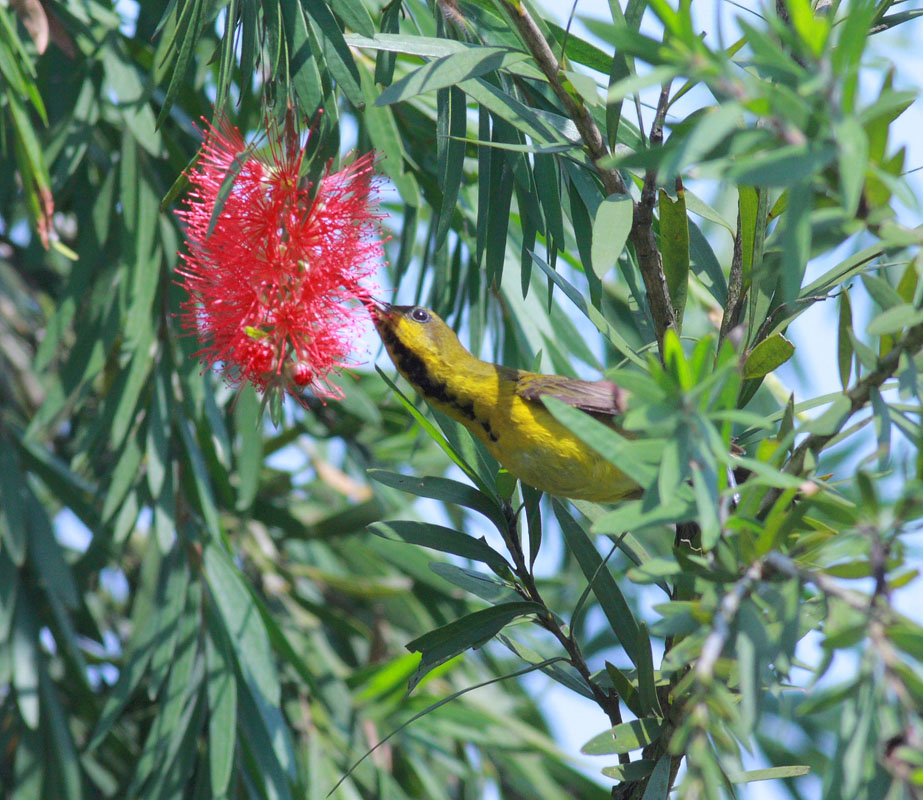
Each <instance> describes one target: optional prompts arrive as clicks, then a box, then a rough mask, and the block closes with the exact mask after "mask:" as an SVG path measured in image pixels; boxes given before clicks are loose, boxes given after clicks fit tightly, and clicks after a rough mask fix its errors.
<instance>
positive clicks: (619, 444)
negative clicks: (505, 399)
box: [542, 396, 657, 485]
mask: <svg viewBox="0 0 923 800" xmlns="http://www.w3.org/2000/svg"><path fill="white" fill-rule="evenodd" d="M542 402H543V403H544V405H545V407H546V408H547V409H548V410H549V411H550V412H551V414H552V416H553V417H554V418H555V419H557V421H558V422H560V423H561V424H562V425H565V426H566V427H567V428H568V429H570V430H571V431H573V433H575V434H576V435H577V436H579V437H580V438H581V439H582V440H583V441H584V442H585V443H586V444H588V445H589V446H590V447H592V448H593V449H594V450H595V451H596V452H597V453H599V454H600V455H601V456H602V457H603V458H605V459H606V460H607V461H610V462H611V463H613V464H615V465H616V466H618V465H619V464H621V465H623V466H625V465H627V464H630V465H631V469H630V473H631V474H630V476H629V477H630V478H631V480H634V481H636V482H638V483H639V485H647V484H648V483H649V482H650V481H651V480H652V479H653V478H654V476H655V475H656V474H657V471H656V468H655V467H653V466H651V465H650V464H646V463H643V462H640V461H638V460H637V458H636V457H633V451H637V447H636V445H637V442H634V441H632V440H630V439H627V438H625V437H623V436H622V435H620V434H618V433H616V432H615V431H614V430H612V428H610V427H609V426H607V425H604V424H603V423H602V422H600V421H599V420H596V419H594V418H593V417H591V416H590V415H589V414H586V413H584V412H583V411H580V410H579V409H576V408H574V407H573V406H570V405H568V404H567V403H564V402H562V401H561V400H558V399H557V398H555V397H550V396H545V397H543V398H542Z"/></svg>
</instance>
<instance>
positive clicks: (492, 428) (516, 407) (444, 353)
mask: <svg viewBox="0 0 923 800" xmlns="http://www.w3.org/2000/svg"><path fill="white" fill-rule="evenodd" d="M368 305H369V310H370V312H371V315H372V319H373V321H374V323H375V327H376V329H377V331H378V335H379V336H380V337H381V341H382V342H383V343H384V346H385V348H386V349H387V351H388V355H390V356H391V360H392V361H393V362H394V366H396V367H397V370H398V372H400V373H401V375H403V376H404V377H405V378H406V379H407V380H408V381H409V382H410V383H411V384H412V385H413V387H414V388H415V389H416V390H417V391H418V392H419V393H420V394H421V395H422V397H423V399H424V400H426V402H427V403H429V404H430V405H431V406H432V407H433V408H435V409H437V410H438V411H441V412H442V413H443V414H446V415H447V416H449V417H451V418H452V419H454V420H457V421H458V422H460V423H461V424H462V425H464V426H465V427H466V428H467V429H468V430H469V431H471V433H472V434H474V436H476V437H477V438H478V439H480V440H481V441H482V442H483V443H484V444H485V445H486V447H487V449H488V450H489V451H490V453H491V454H492V455H493V457H494V458H496V459H497V461H499V462H500V464H502V465H503V466H504V467H505V468H506V469H507V470H508V471H509V472H510V473H511V474H512V475H514V476H516V477H517V478H519V479H520V480H521V481H523V482H524V483H528V484H529V485H531V486H534V487H535V488H536V489H541V490H542V491H543V492H548V493H549V494H554V495H559V496H561V497H570V498H573V499H576V500H591V501H594V502H601V503H608V502H614V501H616V500H621V499H624V498H625V497H628V496H632V495H637V493H638V491H639V487H638V484H637V483H635V482H634V481H633V480H632V479H631V478H630V477H629V476H628V475H626V474H625V473H624V472H623V471H622V470H620V469H619V468H618V467H616V466H614V465H613V464H611V463H610V462H608V461H607V460H606V459H604V458H603V457H602V456H600V455H599V454H598V453H596V452H595V451H594V450H593V449H592V448H591V447H589V446H588V445H587V444H586V443H585V442H583V441H582V440H581V439H579V438H578V437H577V436H576V435H575V434H573V433H571V431H570V430H569V429H568V428H566V427H565V426H564V425H562V424H561V423H560V422H558V421H557V420H556V419H555V418H554V417H553V416H552V415H551V413H550V412H549V411H548V409H547V408H545V405H544V403H543V402H542V398H543V397H556V398H557V399H559V400H562V401H563V402H565V403H567V404H568V405H571V406H574V407H575V408H579V409H582V410H583V411H587V412H589V413H591V414H592V415H593V416H594V417H596V418H597V419H599V420H601V421H603V422H605V423H606V424H608V425H610V426H612V427H615V418H616V415H618V414H622V413H624V412H625V403H626V397H627V395H626V392H625V391H624V390H623V389H620V388H619V387H618V386H616V385H615V384H614V383H612V382H611V381H607V380H600V381H582V380H578V379H576V378H566V377H563V376H560V375H541V374H539V373H537V372H527V371H526V370H521V369H512V368H511V367H504V366H501V365H499V364H491V363H490V362H488V361H482V360H481V359H479V358H476V357H475V356H473V355H472V354H471V353H469V352H468V351H467V350H466V349H465V348H464V347H463V346H462V344H461V342H460V341H459V340H458V336H456V335H455V331H453V330H452V329H451V328H450V327H449V326H448V325H447V324H446V323H445V322H444V321H443V320H442V319H440V317H439V316H438V315H437V314H436V313H435V312H433V311H431V310H429V309H428V308H422V307H421V306H394V305H390V304H388V303H383V302H381V301H378V300H371V301H370V302H369V304H368Z"/></svg>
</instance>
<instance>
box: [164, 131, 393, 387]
mask: <svg viewBox="0 0 923 800" xmlns="http://www.w3.org/2000/svg"><path fill="white" fill-rule="evenodd" d="M280 139H281V141H277V142H274V143H273V145H272V147H271V148H270V153H271V154H270V156H268V157H265V156H261V155H258V154H256V153H254V152H253V150H252V149H251V148H248V147H247V146H246V145H245V144H244V140H243V137H242V136H241V134H240V131H239V130H238V129H237V128H235V127H233V126H231V125H230V124H228V123H226V122H225V123H223V124H222V125H221V126H220V128H216V127H213V126H209V127H208V129H207V130H206V132H205V141H204V143H203V144H202V149H201V153H200V157H199V161H198V164H197V166H196V167H195V169H193V170H192V171H190V173H189V181H190V183H191V184H192V189H191V191H190V193H189V196H188V197H187V199H186V201H185V208H184V209H183V210H181V211H179V212H178V213H179V216H180V217H181V218H182V219H183V220H184V221H185V223H186V226H187V234H186V235H187V245H188V250H189V252H188V253H185V254H181V257H182V259H183V265H182V267H181V268H180V269H179V270H178V273H179V274H180V275H181V276H182V278H183V286H184V287H185V288H186V290H187V291H188V292H189V298H188V299H187V300H185V301H184V302H183V303H182V306H181V308H182V313H181V315H180V317H181V320H182V322H183V325H184V327H185V328H186V329H187V330H188V331H190V332H194V333H195V334H196V335H197V336H198V337H199V341H200V342H201V343H202V344H203V347H202V349H201V350H199V351H198V352H197V353H196V355H197V356H199V357H200V358H201V359H202V360H203V362H204V363H206V364H207V365H208V366H216V365H217V366H220V368H221V369H222V371H223V372H224V374H225V376H226V377H227V379H228V380H229V381H230V382H231V383H232V384H238V383H242V382H244V381H249V382H250V383H252V384H253V385H254V386H255V387H256V388H257V389H259V390H261V391H266V390H267V389H275V388H282V389H284V390H286V391H288V392H290V393H291V394H292V395H295V396H296V397H297V396H298V395H299V394H300V393H301V392H302V391H303V390H304V389H306V388H310V389H311V390H312V391H313V392H314V393H315V394H317V395H319V396H322V397H323V396H326V397H341V396H342V393H341V392H340V390H339V389H338V388H337V387H336V386H334V385H333V384H331V383H330V382H329V380H328V376H329V375H330V374H331V373H335V372H337V371H339V370H340V369H341V368H343V367H345V366H347V365H348V363H349V362H348V357H349V354H350V351H351V349H352V347H351V345H352V342H353V341H354V340H355V338H356V336H357V335H358V332H359V331H358V329H359V326H360V325H361V322H362V320H363V319H364V316H363V311H362V307H361V305H355V304H354V302H353V301H355V300H362V298H364V297H367V296H368V294H369V289H367V288H364V287H363V286H361V285H360V281H361V280H362V279H363V278H366V277H367V276H369V275H370V274H371V273H372V272H374V270H375V267H376V264H377V261H378V260H379V259H380V258H381V256H382V252H383V248H382V244H383V241H382V239H381V235H380V230H379V226H378V220H379V219H381V215H379V214H377V213H376V210H375V209H376V205H377V185H376V181H375V173H374V163H375V155H374V153H367V154H366V155H364V156H362V157H361V158H358V159H356V160H355V161H353V162H352V163H351V164H350V165H349V166H347V167H345V168H343V169H341V170H340V171H339V172H331V171H330V165H329V164H328V167H327V171H326V172H325V173H324V175H323V177H322V178H321V179H320V180H319V181H318V184H317V186H316V187H314V190H313V191H312V186H311V185H310V184H307V185H305V182H304V180H303V178H302V176H301V164H302V152H301V150H300V147H299V143H298V136H297V135H296V134H295V132H294V129H293V126H292V125H291V122H290V121H289V123H288V124H287V125H286V129H285V131H284V132H283V136H282V137H280ZM226 179H227V180H229V181H231V188H230V192H229V193H227V196H226V199H225V201H224V204H223V206H222V207H221V209H220V211H219V212H218V214H217V216H216V217H215V219H214V221H212V216H213V212H214V209H215V206H216V204H217V202H218V197H219V194H220V193H221V188H222V185H223V184H224V182H225V180H226ZM210 226H212V229H211V232H209V227H210Z"/></svg>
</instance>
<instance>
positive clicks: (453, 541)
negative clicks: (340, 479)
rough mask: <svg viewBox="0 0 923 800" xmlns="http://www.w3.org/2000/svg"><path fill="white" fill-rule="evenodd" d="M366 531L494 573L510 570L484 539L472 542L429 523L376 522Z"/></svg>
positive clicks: (501, 557) (503, 559) (456, 532)
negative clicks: (483, 566)
mask: <svg viewBox="0 0 923 800" xmlns="http://www.w3.org/2000/svg"><path fill="white" fill-rule="evenodd" d="M369 530H370V531H371V532H372V533H374V534H375V535H376V536H381V537H382V538H383V539H387V540H388V541H392V542H393V541H397V540H398V539H400V540H403V541H405V542H409V543H410V544H419V545H422V546H423V547H430V548H432V549H433V550H439V551H440V552H442V553H451V554H452V555H456V556H460V557H461V558H470V559H472V560H473V561H480V562H482V563H484V564H487V565H488V566H489V567H490V568H491V569H493V570H494V571H495V572H497V573H502V574H505V573H507V572H508V571H509V569H510V567H509V564H507V562H506V559H505V558H503V556H502V555H500V553H498V552H497V551H496V550H494V549H493V548H492V547H491V546H490V545H488V544H487V540H486V539H485V538H484V537H483V536H482V537H480V538H479V539H475V538H474V537H473V536H469V535H468V534H467V533H462V532H461V531H456V530H453V529H452V528H446V527H443V526H442V525H433V524H432V523H429V522H402V521H392V522H375V523H373V524H371V525H369Z"/></svg>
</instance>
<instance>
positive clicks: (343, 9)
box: [335, 0, 375, 36]
mask: <svg viewBox="0 0 923 800" xmlns="http://www.w3.org/2000/svg"><path fill="white" fill-rule="evenodd" d="M335 9H336V14H337V16H338V17H339V18H340V19H341V20H343V22H344V23H346V25H348V26H349V27H350V28H352V29H353V30H354V31H356V32H357V33H360V34H362V35H363V36H374V35H375V23H374V22H372V18H371V17H370V16H369V12H368V10H367V9H366V7H365V6H364V5H363V4H362V2H360V0H337V3H336V5H335Z"/></svg>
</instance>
